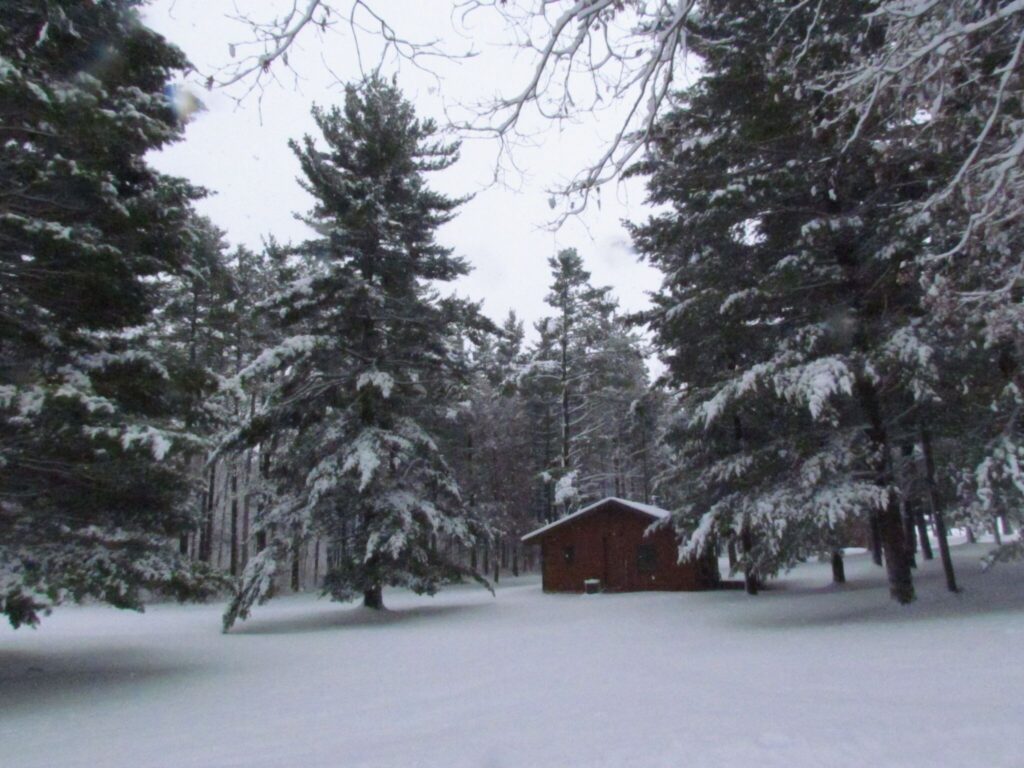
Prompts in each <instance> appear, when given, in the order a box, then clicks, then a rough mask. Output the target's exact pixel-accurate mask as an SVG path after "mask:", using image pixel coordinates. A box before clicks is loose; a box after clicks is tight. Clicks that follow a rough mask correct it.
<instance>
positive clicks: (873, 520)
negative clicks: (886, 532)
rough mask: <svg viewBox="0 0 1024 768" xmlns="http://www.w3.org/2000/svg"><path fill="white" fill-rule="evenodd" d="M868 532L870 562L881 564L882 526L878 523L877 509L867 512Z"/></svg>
mask: <svg viewBox="0 0 1024 768" xmlns="http://www.w3.org/2000/svg"><path fill="white" fill-rule="evenodd" d="M868 534H869V535H870V536H871V541H870V548H871V562H873V563H874V564H875V565H881V564H882V527H881V526H880V525H879V524H878V511H877V510H874V509H872V510H871V511H870V512H868Z"/></svg>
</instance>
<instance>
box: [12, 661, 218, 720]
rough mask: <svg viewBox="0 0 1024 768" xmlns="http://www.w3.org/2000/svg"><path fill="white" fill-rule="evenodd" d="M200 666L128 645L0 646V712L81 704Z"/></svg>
mask: <svg viewBox="0 0 1024 768" xmlns="http://www.w3.org/2000/svg"><path fill="white" fill-rule="evenodd" d="M201 671H202V665H201V664H196V663H193V662H189V661H185V660H180V659H174V658H168V657H167V656H166V655H163V656H155V655H154V654H153V652H152V651H143V650H141V649H131V648H127V649H126V648H117V649H96V650H89V649H85V650H76V651H69V650H60V651H58V650H54V651H20V650H12V651H0V713H3V712H14V711H17V710H28V709H40V708H47V709H49V708H51V707H59V706H62V705H66V706H81V705H82V704H83V703H86V704H87V703H88V702H89V701H92V700H94V699H95V698H96V697H98V696H109V695H110V694H111V693H113V692H115V690H116V689H118V688H132V687H135V686H138V685H140V684H146V683H150V682H154V681H161V682H163V681H166V680H169V679H172V678H175V677H182V676H189V675H193V674H197V673H199V672H201Z"/></svg>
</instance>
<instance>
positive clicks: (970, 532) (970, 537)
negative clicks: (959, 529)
mask: <svg viewBox="0 0 1024 768" xmlns="http://www.w3.org/2000/svg"><path fill="white" fill-rule="evenodd" d="M964 530H965V531H966V532H967V543H968V544H977V543H978V537H977V535H976V534H975V533H974V529H973V528H971V526H969V525H968V526H967V527H966V528H965V529H964Z"/></svg>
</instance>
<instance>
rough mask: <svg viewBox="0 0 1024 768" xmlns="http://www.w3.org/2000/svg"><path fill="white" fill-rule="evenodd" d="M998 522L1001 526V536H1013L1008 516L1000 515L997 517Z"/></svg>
mask: <svg viewBox="0 0 1024 768" xmlns="http://www.w3.org/2000/svg"><path fill="white" fill-rule="evenodd" d="M999 522H1000V523H1001V524H1002V526H1003V535H1004V536H1012V535H1013V523H1011V522H1010V517H1009V515H1006V514H1002V515H1000V516H999Z"/></svg>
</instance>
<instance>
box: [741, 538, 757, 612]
mask: <svg viewBox="0 0 1024 768" xmlns="http://www.w3.org/2000/svg"><path fill="white" fill-rule="evenodd" d="M740 546H741V547H742V548H743V588H744V589H745V590H746V591H747V594H748V595H756V594H757V593H758V591H759V590H760V587H761V585H760V584H759V583H758V578H757V572H756V571H755V569H754V567H753V566H752V565H751V564H750V553H751V552H752V551H753V549H754V535H753V534H752V533H751V532H750V527H749V526H748V525H747V524H746V522H744V523H743V528H742V529H741V530H740Z"/></svg>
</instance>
